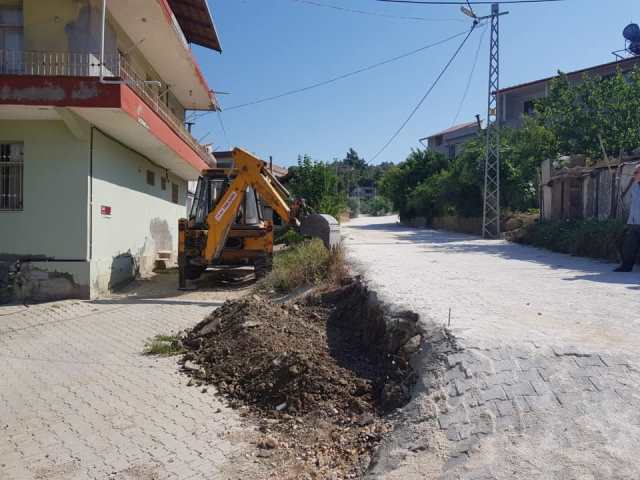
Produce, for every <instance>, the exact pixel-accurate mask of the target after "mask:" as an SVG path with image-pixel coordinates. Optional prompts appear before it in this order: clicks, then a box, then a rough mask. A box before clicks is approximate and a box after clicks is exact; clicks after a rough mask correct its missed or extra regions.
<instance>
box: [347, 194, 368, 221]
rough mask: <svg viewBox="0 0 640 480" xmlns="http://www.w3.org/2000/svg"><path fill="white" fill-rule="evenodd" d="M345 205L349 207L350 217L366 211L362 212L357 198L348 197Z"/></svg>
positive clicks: (360, 203)
mask: <svg viewBox="0 0 640 480" xmlns="http://www.w3.org/2000/svg"><path fill="white" fill-rule="evenodd" d="M347 205H348V207H349V215H350V216H351V217H352V218H355V217H357V216H358V215H360V213H366V212H362V202H361V201H360V200H359V199H357V198H354V197H351V198H349V200H348V201H347Z"/></svg>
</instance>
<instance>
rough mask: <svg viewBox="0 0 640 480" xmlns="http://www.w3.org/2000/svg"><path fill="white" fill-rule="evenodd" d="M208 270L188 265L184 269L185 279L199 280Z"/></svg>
mask: <svg viewBox="0 0 640 480" xmlns="http://www.w3.org/2000/svg"><path fill="white" fill-rule="evenodd" d="M205 270H206V269H205V268H204V267H201V266H199V265H187V266H186V267H185V268H184V277H185V278H186V279H187V280H197V279H198V278H200V276H201V275H202V274H203V273H204V271H205Z"/></svg>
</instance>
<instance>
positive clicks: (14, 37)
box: [0, 6, 24, 73]
mask: <svg viewBox="0 0 640 480" xmlns="http://www.w3.org/2000/svg"><path fill="white" fill-rule="evenodd" d="M22 23H23V22H22V8H21V7H3V6H0V73H21V72H22V43H23V37H24V35H23V27H22Z"/></svg>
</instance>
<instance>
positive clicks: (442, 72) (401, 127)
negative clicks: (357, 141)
mask: <svg viewBox="0 0 640 480" xmlns="http://www.w3.org/2000/svg"><path fill="white" fill-rule="evenodd" d="M476 26H477V24H476V23H474V24H473V26H472V27H471V29H470V30H469V31H468V33H467V36H466V37H464V40H462V43H461V44H460V46H459V47H458V48H457V50H456V51H455V52H454V53H453V55H452V56H451V58H450V59H449V61H448V62H447V63H446V65H445V66H444V68H443V69H442V71H441V72H440V73H439V74H438V76H437V77H436V79H435V80H434V81H433V83H432V84H431V86H430V87H429V89H428V90H427V92H426V93H425V94H424V95H423V96H422V98H421V99H420V101H419V102H418V104H417V105H416V106H415V107H413V110H411V113H410V114H409V116H408V117H407V118H406V120H405V121H404V122H402V125H400V127H399V128H398V129H397V130H396V131H395V133H394V134H393V135H391V138H390V139H389V140H388V141H387V143H385V144H384V146H383V147H382V148H381V149H380V150H378V153H376V154H375V155H374V156H373V158H372V159H371V161H372V162H373V161H375V159H376V158H378V157H379V156H380V154H381V153H382V152H384V151H385V150H386V149H387V147H388V146H389V145H391V143H392V142H393V141H394V140H395V139H396V138H397V137H398V135H400V132H402V130H403V129H404V127H406V126H407V124H408V123H409V122H410V121H411V119H412V118H413V116H414V115H415V114H416V112H417V111H418V110H419V109H420V107H421V106H422V104H423V103H424V101H425V100H426V99H427V97H428V96H429V94H430V93H431V92H432V91H433V89H434V88H435V87H436V85H437V84H438V82H439V81H440V79H441V78H442V77H443V75H444V74H445V73H446V71H447V70H448V69H449V67H450V66H451V64H452V63H453V61H454V60H455V58H456V57H457V56H458V54H459V53H460V51H461V50H462V47H464V44H465V43H467V40H469V37H470V36H471V34H472V33H473V31H474V30H475V28H476Z"/></svg>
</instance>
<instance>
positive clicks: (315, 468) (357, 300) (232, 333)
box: [181, 278, 425, 479]
mask: <svg viewBox="0 0 640 480" xmlns="http://www.w3.org/2000/svg"><path fill="white" fill-rule="evenodd" d="M418 320H419V319H418V315H416V314H415V313H413V312H409V311H396V310H393V309H391V308H389V307H388V306H385V305H384V304H383V303H382V302H380V301H379V300H378V298H377V296H376V294H375V293H374V292H372V291H370V290H369V289H368V288H367V286H366V284H365V283H364V282H363V281H362V280H361V279H360V278H351V279H348V280H346V281H344V282H343V285H341V286H340V287H338V288H334V289H330V290H326V289H325V290H322V291H312V292H311V293H309V294H307V295H305V296H304V297H300V298H296V299H294V300H290V301H288V302H286V303H283V304H280V303H276V302H274V301H272V300H270V299H268V298H264V297H261V296H258V295H253V296H250V297H246V298H244V299H241V300H237V301H233V302H227V303H225V304H224V305H223V306H221V307H220V308H218V309H217V310H215V311H214V312H212V313H211V314H210V315H209V316H207V317H206V318H205V319H204V320H203V321H202V322H200V323H199V324H198V325H196V326H195V327H194V328H193V329H192V330H190V331H189V332H186V333H185V335H184V337H183V338H182V343H183V345H184V346H185V347H186V348H187V349H188V352H187V353H186V354H185V355H184V357H183V359H182V361H181V363H182V368H183V370H184V371H185V372H186V373H188V374H189V375H191V376H192V379H191V381H190V383H191V384H192V385H197V386H204V385H207V384H212V385H215V387H216V388H217V390H218V392H219V393H220V394H221V395H223V396H225V397H226V398H227V399H228V401H229V402H230V404H231V405H232V406H233V407H236V408H238V409H240V410H241V411H242V412H243V415H244V416H246V417H250V418H251V419H252V420H253V421H254V422H255V423H256V424H257V428H258V430H259V432H260V434H259V439H258V440H257V441H256V444H257V446H258V448H259V454H258V461H261V462H264V463H265V464H267V465H268V466H269V468H270V471H271V473H272V477H271V478H313V479H315V478H317V479H324V478H331V479H340V478H361V477H362V476H364V475H365V474H366V472H367V470H368V469H369V467H370V465H371V462H372V458H373V456H374V452H375V451H376V449H377V448H378V446H379V445H380V443H381V442H382V440H383V439H384V437H385V435H386V434H387V433H388V432H389V431H390V430H391V429H393V427H394V424H393V421H392V420H391V418H392V417H393V412H395V411H397V409H399V408H401V407H403V406H404V405H406V404H407V403H408V402H409V400H410V399H411V392H412V388H413V386H414V384H415V382H416V379H417V376H416V374H415V371H414V368H413V366H412V364H413V358H414V357H415V356H416V355H419V354H421V353H423V351H424V348H425V332H424V331H422V329H421V327H420V325H419V322H418ZM205 388H206V387H205Z"/></svg>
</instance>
